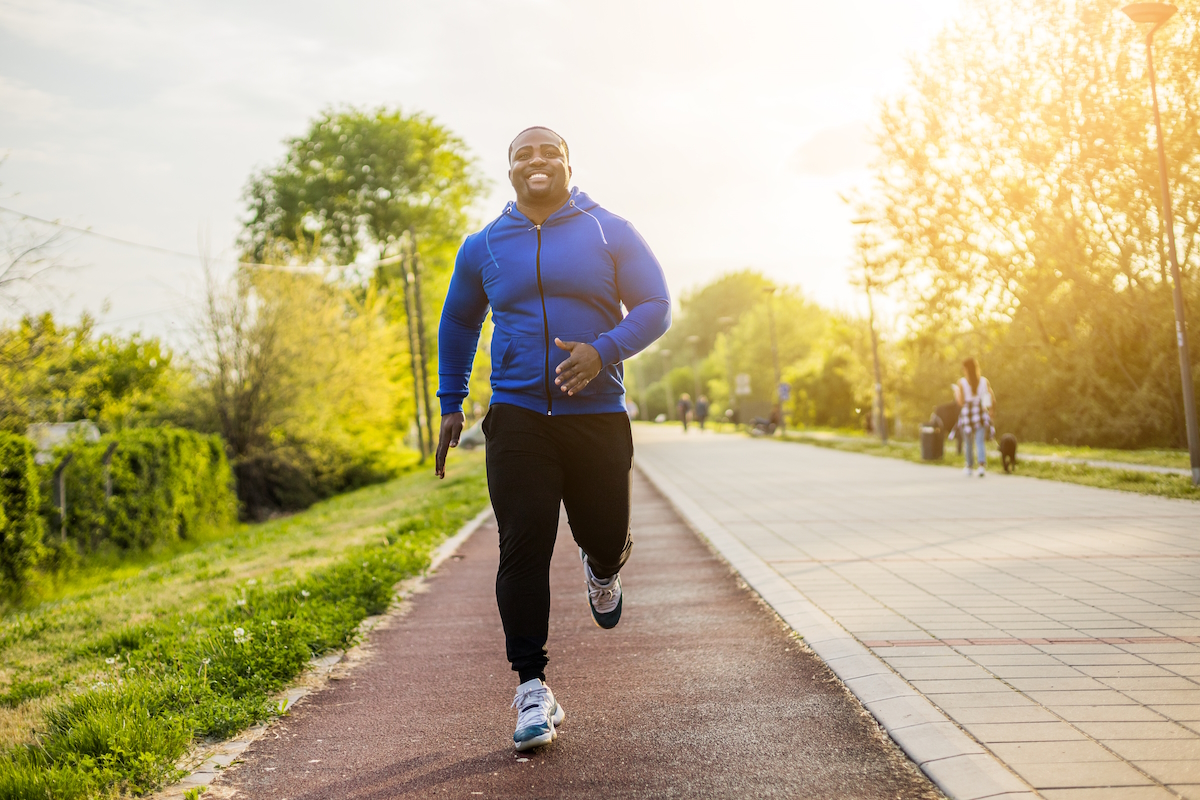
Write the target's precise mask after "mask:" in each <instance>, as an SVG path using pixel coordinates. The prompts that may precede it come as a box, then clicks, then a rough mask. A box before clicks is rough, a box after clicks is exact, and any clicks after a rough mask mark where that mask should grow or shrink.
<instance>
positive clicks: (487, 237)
mask: <svg viewBox="0 0 1200 800" xmlns="http://www.w3.org/2000/svg"><path fill="white" fill-rule="evenodd" d="M504 213H505V214H507V213H508V206H505V208H504ZM501 216H503V215H501ZM499 221H500V217H496V218H495V219H494V220H492V224H491V225H488V226H487V228H485V229H484V231H483V243H484V244H485V245H487V251H488V255H489V256H491V257H492V263H493V264H495V265H496V269H500V262H499V261H497V260H496V254H495V253H493V252H492V238H491V237H492V228H494V227H496V223H497V222H499ZM605 244H607V242H606V243H605Z"/></svg>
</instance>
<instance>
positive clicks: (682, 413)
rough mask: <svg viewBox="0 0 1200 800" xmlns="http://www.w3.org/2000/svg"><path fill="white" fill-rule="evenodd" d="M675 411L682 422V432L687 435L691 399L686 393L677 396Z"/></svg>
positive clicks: (690, 413)
mask: <svg viewBox="0 0 1200 800" xmlns="http://www.w3.org/2000/svg"><path fill="white" fill-rule="evenodd" d="M675 410H676V411H678V412H679V419H680V421H682V422H683V432H684V433H687V424H688V417H690V416H691V415H692V398H691V396H690V395H689V394H688V393H687V392H684V393H683V394H681V395H679V402H678V403H676V404H675Z"/></svg>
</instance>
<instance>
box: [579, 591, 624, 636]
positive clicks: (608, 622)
mask: <svg viewBox="0 0 1200 800" xmlns="http://www.w3.org/2000/svg"><path fill="white" fill-rule="evenodd" d="M624 604H625V593H624V591H622V592H621V596H620V597H619V598H618V599H617V607H616V608H614V609H613V610H612V611H609V612H608V613H607V614H601V613H600V612H599V611H597V610H596V609H595V608H594V607H593V606H592V598H591V597H588V608H590V609H591V610H592V622H594V623H596V627H597V628H602V629H604V630H606V631H611V630H612V629H613V628H615V627H617V623H618V622H620V621H621V607H622V606H623V605H624Z"/></svg>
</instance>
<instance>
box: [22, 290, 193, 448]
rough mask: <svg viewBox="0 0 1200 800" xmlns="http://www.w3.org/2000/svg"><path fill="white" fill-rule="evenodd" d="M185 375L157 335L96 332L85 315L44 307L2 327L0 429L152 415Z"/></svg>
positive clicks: (105, 425)
mask: <svg viewBox="0 0 1200 800" xmlns="http://www.w3.org/2000/svg"><path fill="white" fill-rule="evenodd" d="M185 382H186V376H185V375H184V373H182V372H180V371H179V370H178V369H176V368H175V367H173V366H172V355H171V353H170V352H169V351H167V350H166V349H165V348H164V347H163V346H162V343H161V342H159V341H158V340H157V339H154V338H152V337H145V336H142V335H141V334H136V333H135V334H133V335H132V336H130V337H128V338H121V337H118V336H115V335H98V334H97V333H96V332H95V329H94V327H93V322H92V320H91V318H90V317H88V316H86V315H85V316H84V317H83V318H82V319H80V321H79V323H78V324H77V325H62V324H60V323H58V322H56V321H55V320H54V317H53V316H52V315H50V314H48V313H47V314H42V315H41V316H37V317H25V318H23V319H21V320H20V321H19V322H18V323H16V324H15V325H14V326H13V327H9V328H4V329H2V330H0V430H7V431H12V432H13V433H24V432H25V428H26V426H28V425H29V424H30V423H33V422H61V421H73V420H79V419H90V420H92V421H93V422H95V423H96V424H97V425H98V426H99V427H100V429H101V430H120V429H122V428H126V427H130V426H133V425H137V424H144V423H146V422H155V421H157V420H158V419H160V418H161V417H162V416H163V415H164V414H168V413H170V410H171V408H172V402H173V398H175V397H176V395H177V393H178V391H179V387H180V385H181V384H182V383H185Z"/></svg>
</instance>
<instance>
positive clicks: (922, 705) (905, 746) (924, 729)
mask: <svg viewBox="0 0 1200 800" xmlns="http://www.w3.org/2000/svg"><path fill="white" fill-rule="evenodd" d="M636 465H637V468H638V469H639V470H641V472H642V474H643V475H645V476H646V478H647V479H649V481H650V482H651V483H653V484H654V486H655V487H656V488H657V489H658V490H659V491H660V492H662V493H663V496H665V497H666V498H667V501H668V502H670V503H671V505H672V506H674V507H675V510H676V511H677V512H678V513H679V515H680V517H682V518H683V519H684V521H686V522H687V523H688V525H690V526H691V528H692V529H693V530H695V531H696V533H697V534H699V535H700V536H701V537H703V538H704V539H706V540H707V541H708V542H709V543H710V544H711V545H712V546H713V547H714V548H715V549H716V550H717V552H718V553H720V554H721V556H722V557H723V558H724V559H725V560H726V561H727V562H729V564H730V566H732V567H733V568H734V569H735V570H736V571H737V572H738V573H739V574H740V575H741V577H742V579H743V580H744V581H746V583H747V584H748V585H749V586H750V587H751V588H752V589H754V591H756V592H757V593H758V594H759V596H760V597H761V598H762V599H763V600H764V601H765V602H766V603H767V604H768V605H769V606H771V607H772V608H773V609H774V610H775V612H776V613H777V614H779V616H780V617H782V618H783V620H784V622H786V623H787V624H788V625H789V626H790V627H791V628H792V630H794V631H796V632H797V633H798V634H800V635H801V636H802V637H803V638H804V641H805V643H806V644H807V645H808V646H809V647H810V648H811V649H812V650H813V652H815V653H816V654H817V655H818V656H820V657H821V658H822V659H823V660H824V661H825V663H826V664H828V665H829V667H830V669H832V670H833V672H834V674H835V675H837V676H838V678H840V679H841V680H842V682H843V683H845V684H846V687H847V688H849V689H850V691H851V692H853V693H854V696H855V697H857V698H858V699H859V701H861V702H862V704H863V705H864V706H865V707H866V709H867V710H868V711H870V712H871V714H872V715H873V716H874V717H875V719H876V720H877V721H878V722H879V724H880V725H881V726H882V727H883V728H884V730H886V731H887V732H888V735H889V736H891V737H892V739H893V740H894V741H895V742H896V744H898V745H899V746H900V749H901V750H903V751H904V752H905V754H906V755H908V757H909V758H911V759H912V760H913V762H915V763H916V764H917V766H919V767H920V768H921V770H922V771H923V772H924V773H925V774H926V775H928V776H929V778H930V780H932V781H933V782H934V783H935V784H937V786H938V788H939V789H941V790H942V791H943V792H945V793H946V795H947V796H948V797H950V798H953V800H983V798H993V799H995V800H998V799H999V798H1012V799H1013V800H1016V798H1029V799H1030V800H1032V799H1033V798H1037V797H1038V794H1037V793H1036V792H1035V791H1034V790H1033V788H1032V787H1031V786H1030V785H1029V784H1028V783H1026V782H1025V781H1023V780H1022V779H1021V778H1019V777H1017V776H1016V775H1015V774H1014V773H1013V772H1012V771H1010V770H1009V769H1008V768H1007V767H1006V766H1004V764H1003V763H1002V762H1000V761H999V760H997V759H996V758H995V756H993V755H992V754H991V753H989V752H988V751H987V750H986V749H984V748H983V747H982V746H981V745H980V744H979V743H978V742H976V741H975V740H974V739H972V738H971V737H970V736H968V735H967V734H966V733H965V732H964V731H963V730H962V729H961V728H959V727H958V726H957V725H955V724H954V723H953V722H952V721H951V720H950V719H949V718H948V717H946V716H945V715H944V714H943V713H942V712H941V711H939V710H938V709H937V707H936V706H934V705H933V703H931V702H930V701H929V700H928V699H927V698H926V697H925V696H924V695H922V694H921V693H920V692H918V691H917V690H916V689H914V688H913V687H912V685H910V684H909V683H908V682H907V681H905V680H904V679H903V678H901V677H900V676H899V675H897V674H896V673H895V672H893V671H892V669H891V668H890V667H888V665H887V664H885V663H884V662H883V661H882V660H880V659H879V658H878V657H877V656H876V655H875V654H874V653H872V652H871V651H870V650H869V649H868V648H867V647H865V646H864V645H863V644H862V643H860V642H859V641H858V640H857V639H855V638H854V636H852V635H851V634H850V633H849V632H848V631H847V630H846V629H845V628H843V627H842V626H841V625H839V624H837V622H835V621H834V620H833V619H831V618H830V617H829V616H828V615H827V614H825V612H823V611H821V609H819V608H817V607H816V606H815V605H813V604H812V603H811V602H809V600H808V599H807V598H806V597H805V596H804V595H803V594H801V593H800V592H799V591H798V590H797V589H796V588H795V587H794V586H793V585H792V584H791V583H789V582H788V581H787V580H785V579H784V578H783V577H782V576H780V575H779V573H777V572H776V571H775V570H774V569H772V568H771V566H770V565H769V564H767V563H766V562H765V561H763V560H762V559H761V558H759V557H758V556H757V555H756V554H755V553H754V552H753V551H751V550H750V549H749V548H747V547H746V546H745V545H744V544H742V542H741V541H740V540H738V539H737V538H736V537H735V536H733V535H732V534H730V533H729V531H727V530H726V529H725V527H724V526H723V525H722V524H721V523H720V522H718V521H717V520H716V519H714V518H713V517H712V516H711V515H709V514H708V513H706V512H705V511H704V510H703V509H702V508H700V506H699V505H697V504H696V503H695V502H694V501H693V500H692V499H691V498H690V497H688V496H687V494H685V493H684V492H683V491H682V490H681V489H680V488H679V487H678V486H676V485H675V483H674V482H673V481H671V480H670V479H669V478H667V477H666V476H665V475H663V474H662V473H661V472H659V471H658V470H657V469H655V468H654V467H653V466H651V465H649V464H646V463H645V462H642V461H638V462H637V463H636Z"/></svg>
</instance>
